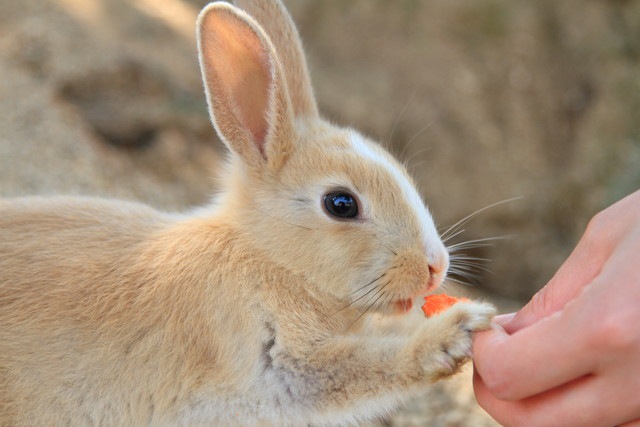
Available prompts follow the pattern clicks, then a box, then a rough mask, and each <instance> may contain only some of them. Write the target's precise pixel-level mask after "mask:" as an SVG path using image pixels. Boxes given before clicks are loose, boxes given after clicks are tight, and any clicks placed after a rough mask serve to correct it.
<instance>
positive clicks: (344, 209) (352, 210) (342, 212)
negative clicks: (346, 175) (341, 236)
mask: <svg viewBox="0 0 640 427" xmlns="http://www.w3.org/2000/svg"><path fill="white" fill-rule="evenodd" d="M324 207H325V209H326V210H327V212H328V213H329V214H330V215H332V216H335V217H337V218H355V217H356V216H358V202H357V201H356V198H355V197H354V196H352V195H351V194H349V193H348V192H346V191H332V192H330V193H327V194H326V195H325V196H324Z"/></svg>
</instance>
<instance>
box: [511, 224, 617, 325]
mask: <svg viewBox="0 0 640 427" xmlns="http://www.w3.org/2000/svg"><path fill="white" fill-rule="evenodd" d="M589 234H590V233H588V232H587V233H585V235H584V236H583V237H582V239H581V240H580V242H578V245H577V246H576V248H575V249H574V251H573V252H572V253H571V255H570V256H569V258H567V260H566V261H565V262H564V264H563V265H562V266H561V267H560V269H559V270H558V271H557V273H556V274H555V275H554V276H553V278H552V279H551V280H550V281H549V283H547V284H546V286H545V287H544V288H542V289H541V290H540V291H538V292H537V293H536V294H535V295H534V296H533V298H532V299H531V301H529V302H528V303H527V304H526V305H525V306H524V307H523V308H522V309H521V310H520V311H518V312H517V313H516V314H515V315H513V316H511V317H510V318H505V320H506V321H505V322H504V323H503V324H502V325H501V326H502V327H503V328H504V329H505V331H507V333H509V334H512V333H514V332H516V331H518V330H520V329H523V328H526V327H527V326H530V325H532V324H534V323H536V322H538V321H539V320H540V319H543V318H545V317H547V316H550V315H551V314H553V313H555V312H557V311H559V310H562V308H563V307H564V306H565V305H566V304H567V303H568V302H569V301H571V300H572V299H574V298H575V297H576V296H577V295H578V294H579V293H580V292H581V291H582V289H583V288H584V286H585V285H587V284H589V283H591V282H592V281H593V279H594V278H595V277H596V276H597V275H598V274H599V273H600V270H601V269H602V265H603V264H604V263H605V261H606V259H607V258H608V256H609V253H610V252H609V251H606V250H603V248H602V246H600V245H597V244H596V242H595V240H596V239H591V238H590V237H589Z"/></svg>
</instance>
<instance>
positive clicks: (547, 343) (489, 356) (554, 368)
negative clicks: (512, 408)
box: [473, 310, 594, 401]
mask: <svg viewBox="0 0 640 427" xmlns="http://www.w3.org/2000/svg"><path fill="white" fill-rule="evenodd" d="M573 312H574V310H569V312H565V311H563V312H560V313H556V314H553V315H551V316H549V317H547V318H545V319H543V320H541V321H540V322H538V323H536V324H535V325H532V326H530V327H528V328H525V329H522V330H520V331H518V332H516V333H515V334H513V335H508V334H507V333H506V332H505V331H504V330H503V329H502V328H500V327H494V328H493V329H491V330H489V331H485V332H480V333H477V334H476V336H475V338H474V342H473V354H474V365H475V367H476V370H477V372H478V374H479V375H480V376H481V377H482V379H483V381H484V383H485V384H486V385H487V386H488V387H489V389H490V390H491V392H492V393H493V394H494V395H496V396H497V397H499V398H501V399H503V400H511V401H513V400H519V399H522V398H525V397H528V396H533V395H535V394H538V393H541V392H544V391H546V390H549V389H552V388H555V387H558V386H560V385H562V384H565V383H568V382H570V381H572V380H574V379H576V378H579V377H582V376H584V375H586V374H589V373H590V372H592V370H593V368H594V365H593V364H594V361H593V359H592V358H591V357H589V355H590V352H588V351H586V350H587V344H588V343H587V341H586V339H585V338H583V335H584V334H581V333H580V332H581V331H580V328H582V325H580V324H576V323H578V322H577V321H574V319H576V318H579V317H577V316H574V315H573Z"/></svg>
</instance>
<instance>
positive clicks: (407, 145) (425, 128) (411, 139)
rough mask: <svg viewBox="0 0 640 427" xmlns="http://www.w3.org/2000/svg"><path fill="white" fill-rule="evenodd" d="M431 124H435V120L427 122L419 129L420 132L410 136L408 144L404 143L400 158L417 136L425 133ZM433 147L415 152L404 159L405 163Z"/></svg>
mask: <svg viewBox="0 0 640 427" xmlns="http://www.w3.org/2000/svg"><path fill="white" fill-rule="evenodd" d="M431 126H433V122H429V123H427V124H426V125H425V126H424V127H422V128H421V129H420V130H418V132H416V133H415V134H413V136H412V137H411V138H409V141H407V143H406V144H404V148H403V149H402V153H401V154H400V156H398V158H400V159H402V157H403V156H404V153H405V151H406V150H407V148H408V147H409V146H410V145H411V143H412V142H413V141H415V139H416V138H417V137H419V136H420V135H422V134H423V133H425V132H426V131H427V130H428V129H429V128H430V127H431ZM430 149H431V148H430V147H428V148H425V149H422V150H420V151H419V152H418V153H414V154H413V155H412V156H411V158H409V159H406V160H403V163H404V164H409V163H410V162H411V160H412V159H413V158H414V157H416V156H417V155H418V154H422V153H424V152H425V151H427V150H430Z"/></svg>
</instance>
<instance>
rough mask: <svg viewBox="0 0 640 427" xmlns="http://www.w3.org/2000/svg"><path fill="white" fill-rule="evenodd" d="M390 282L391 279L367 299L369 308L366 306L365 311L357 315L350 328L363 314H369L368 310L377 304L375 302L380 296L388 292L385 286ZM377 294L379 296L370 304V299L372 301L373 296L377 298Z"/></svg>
mask: <svg viewBox="0 0 640 427" xmlns="http://www.w3.org/2000/svg"><path fill="white" fill-rule="evenodd" d="M389 283H391V281H388V282H387V283H386V284H385V285H384V286H383V287H382V288H380V289H379V290H378V292H376V293H375V294H373V296H372V297H371V298H369V300H368V301H367V304H368V305H367V308H366V309H365V310H364V311H362V312H361V313H360V315H359V316H358V317H356V319H355V320H354V321H353V323H351V325H350V326H349V328H351V326H353V325H355V324H356V322H357V321H358V320H360V319H361V318H362V316H364V315H365V314H367V312H368V311H369V310H371V309H372V308H373V307H374V306H375V304H376V303H377V302H378V301H379V300H380V298H381V297H383V296H384V295H385V294H386V293H385V292H384V288H385V287H386V286H387V285H388V284H389ZM376 295H378V297H377V298H376V299H375V300H374V301H373V302H372V303H370V304H369V301H371V300H372V299H373V298H375V296H376Z"/></svg>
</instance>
